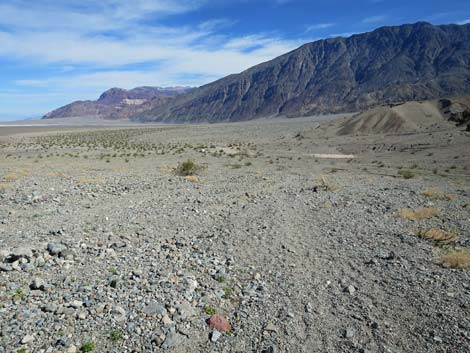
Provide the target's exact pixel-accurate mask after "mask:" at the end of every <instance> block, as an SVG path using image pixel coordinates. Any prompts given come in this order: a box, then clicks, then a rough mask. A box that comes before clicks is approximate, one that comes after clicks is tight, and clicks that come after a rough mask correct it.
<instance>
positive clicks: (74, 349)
mask: <svg viewBox="0 0 470 353" xmlns="http://www.w3.org/2000/svg"><path fill="white" fill-rule="evenodd" d="M77 352H78V348H77V347H76V346H74V345H73V344H72V345H71V346H70V347H68V348H67V349H65V353H77Z"/></svg>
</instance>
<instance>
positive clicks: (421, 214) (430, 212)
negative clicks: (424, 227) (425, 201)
mask: <svg viewBox="0 0 470 353" xmlns="http://www.w3.org/2000/svg"><path fill="white" fill-rule="evenodd" d="M398 214H399V215H400V216H401V217H403V218H406V219H409V220H411V221H421V220H424V219H429V218H433V217H436V216H437V215H438V214H439V210H438V209H436V208H432V207H423V208H418V209H416V210H412V209H410V208H402V209H401V210H400V211H398Z"/></svg>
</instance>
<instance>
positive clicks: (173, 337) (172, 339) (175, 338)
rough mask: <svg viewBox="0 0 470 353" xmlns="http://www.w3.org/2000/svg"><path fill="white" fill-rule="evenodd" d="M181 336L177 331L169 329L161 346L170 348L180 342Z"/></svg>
mask: <svg viewBox="0 0 470 353" xmlns="http://www.w3.org/2000/svg"><path fill="white" fill-rule="evenodd" d="M182 337H183V336H182V335H180V334H179V333H176V332H175V331H170V332H169V333H168V334H167V335H166V337H165V341H164V342H163V344H162V348H163V349H170V348H173V347H175V346H177V345H178V344H179V343H180V341H181V338H182Z"/></svg>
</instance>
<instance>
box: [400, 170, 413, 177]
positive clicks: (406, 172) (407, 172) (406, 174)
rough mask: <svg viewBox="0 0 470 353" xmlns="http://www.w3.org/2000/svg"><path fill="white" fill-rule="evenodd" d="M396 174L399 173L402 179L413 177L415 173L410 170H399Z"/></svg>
mask: <svg viewBox="0 0 470 353" xmlns="http://www.w3.org/2000/svg"><path fill="white" fill-rule="evenodd" d="M398 174H400V175H401V176H402V177H403V179H413V178H414V177H415V173H413V172H412V171H411V170H400V171H399V172H398Z"/></svg>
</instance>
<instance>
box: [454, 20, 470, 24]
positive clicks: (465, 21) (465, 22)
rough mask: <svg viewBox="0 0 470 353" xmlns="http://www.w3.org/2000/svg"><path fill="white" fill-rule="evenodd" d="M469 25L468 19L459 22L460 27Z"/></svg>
mask: <svg viewBox="0 0 470 353" xmlns="http://www.w3.org/2000/svg"><path fill="white" fill-rule="evenodd" d="M467 23H470V18H467V19H466V20H463V21H459V22H457V24H459V25H466V24H467Z"/></svg>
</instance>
